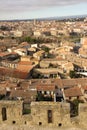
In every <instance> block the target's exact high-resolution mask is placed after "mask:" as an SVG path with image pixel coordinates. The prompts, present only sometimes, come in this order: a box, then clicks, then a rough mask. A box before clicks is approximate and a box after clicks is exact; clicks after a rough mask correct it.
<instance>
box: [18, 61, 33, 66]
mask: <svg viewBox="0 0 87 130" xmlns="http://www.w3.org/2000/svg"><path fill="white" fill-rule="evenodd" d="M18 64H19V65H32V62H30V61H21V62H19V63H18Z"/></svg>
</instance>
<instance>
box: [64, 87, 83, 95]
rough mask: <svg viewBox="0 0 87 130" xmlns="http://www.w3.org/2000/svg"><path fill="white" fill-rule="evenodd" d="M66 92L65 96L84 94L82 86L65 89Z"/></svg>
mask: <svg viewBox="0 0 87 130" xmlns="http://www.w3.org/2000/svg"><path fill="white" fill-rule="evenodd" d="M64 94H65V97H77V96H83V94H82V91H81V88H79V87H78V86H76V87H72V88H68V89H65V90H64Z"/></svg>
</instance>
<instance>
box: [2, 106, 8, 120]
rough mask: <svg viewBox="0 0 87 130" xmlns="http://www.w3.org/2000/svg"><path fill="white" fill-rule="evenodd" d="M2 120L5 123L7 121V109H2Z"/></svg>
mask: <svg viewBox="0 0 87 130" xmlns="http://www.w3.org/2000/svg"><path fill="white" fill-rule="evenodd" d="M2 120H3V121H5V120H7V113H6V108H5V107H3V108H2Z"/></svg>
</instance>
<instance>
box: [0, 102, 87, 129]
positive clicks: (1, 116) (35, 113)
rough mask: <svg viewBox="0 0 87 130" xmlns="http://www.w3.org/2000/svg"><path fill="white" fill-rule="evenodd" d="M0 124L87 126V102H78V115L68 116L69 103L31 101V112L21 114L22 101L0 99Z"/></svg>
mask: <svg viewBox="0 0 87 130" xmlns="http://www.w3.org/2000/svg"><path fill="white" fill-rule="evenodd" d="M49 112H50V113H49ZM49 119H50V120H49ZM0 124H8V125H12V124H17V125H28V126H29V125H33V126H36V127H39V126H41V127H45V126H47V127H49V126H52V127H62V126H63V127H71V126H76V127H78V126H81V127H83V128H84V127H85V128H87V103H82V104H80V105H79V114H78V116H76V117H74V118H70V104H69V103H64V102H63V103H62V102H32V103H31V113H30V114H23V102H22V101H0Z"/></svg>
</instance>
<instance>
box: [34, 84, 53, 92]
mask: <svg viewBox="0 0 87 130" xmlns="http://www.w3.org/2000/svg"><path fill="white" fill-rule="evenodd" d="M36 88H37V90H38V91H54V90H55V85H51V84H49V85H48V84H44V85H42V84H41V85H38V86H37V87H36Z"/></svg>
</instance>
